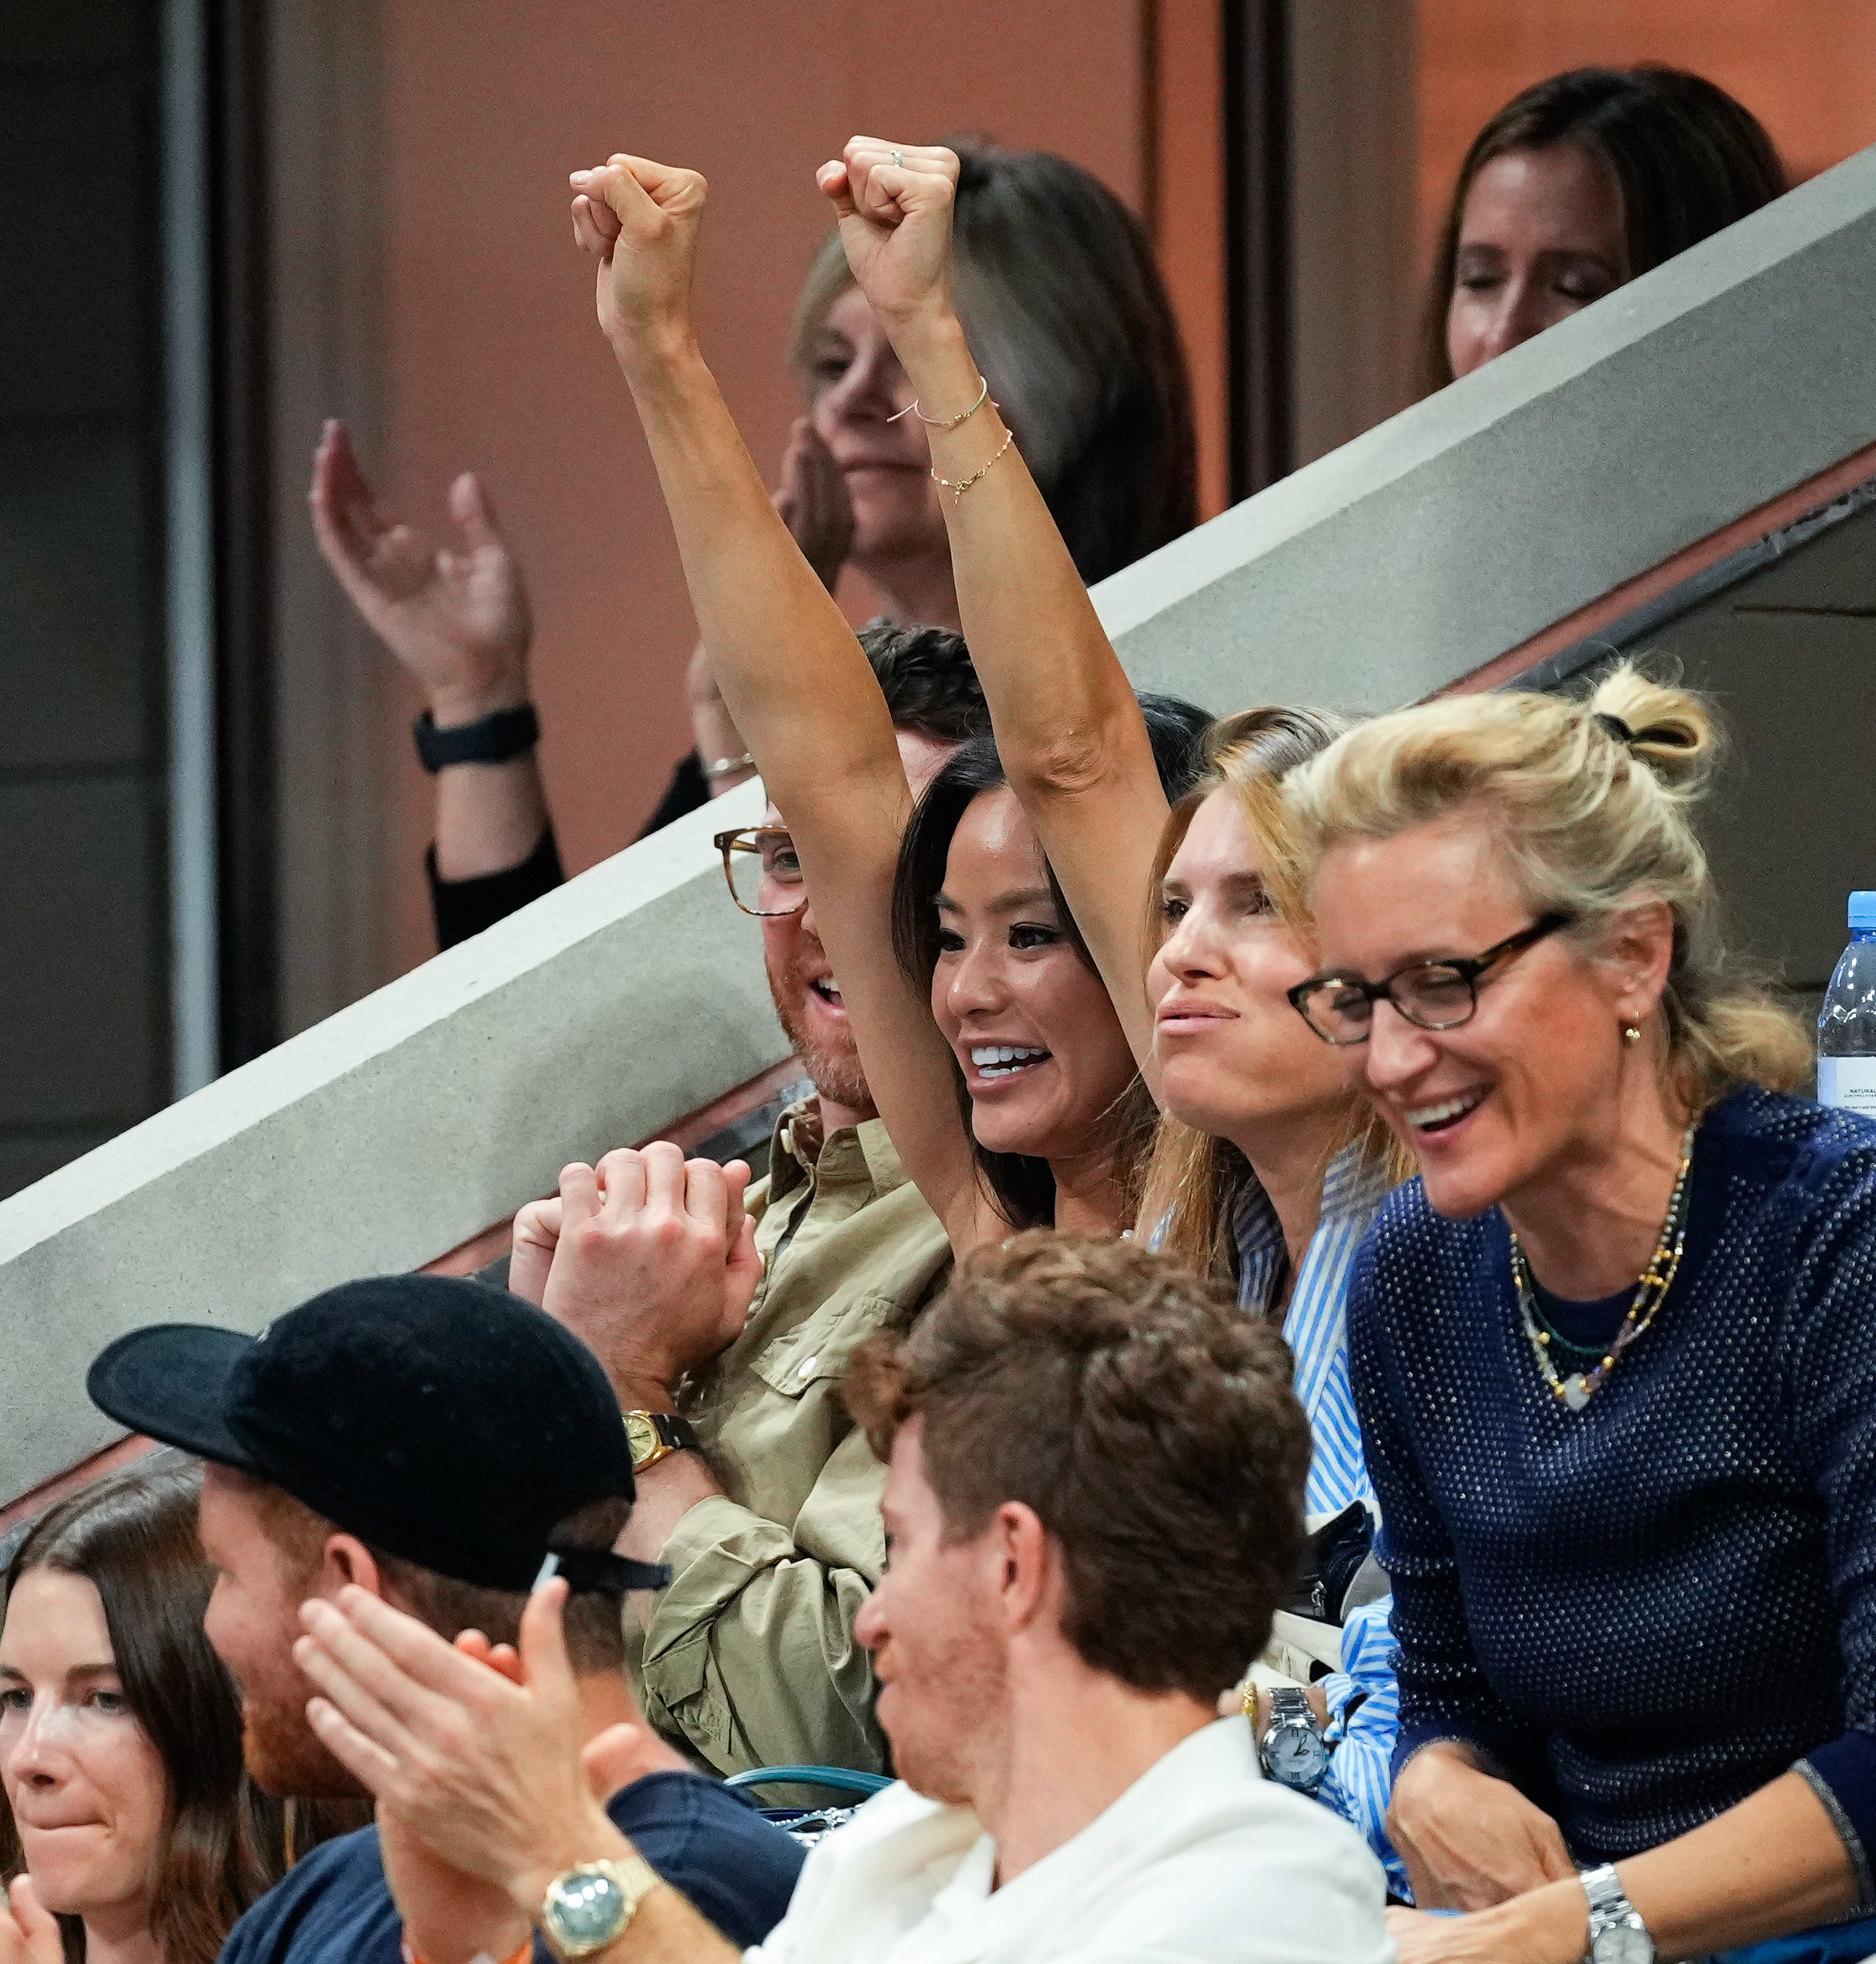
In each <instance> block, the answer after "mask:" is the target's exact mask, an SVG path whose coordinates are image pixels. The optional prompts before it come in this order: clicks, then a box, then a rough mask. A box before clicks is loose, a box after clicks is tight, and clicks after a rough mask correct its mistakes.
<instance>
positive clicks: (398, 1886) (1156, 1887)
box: [297, 1234, 1393, 1964]
mask: <svg viewBox="0 0 1876 1964" xmlns="http://www.w3.org/2000/svg"><path fill="white" fill-rule="evenodd" d="M1289 1378H1290V1364H1289V1357H1288V1353H1287V1352H1286V1351H1285V1350H1284V1349H1283V1345H1282V1343H1281V1341H1280V1339H1279V1338H1278V1337H1277V1335H1276V1334H1275V1333H1274V1331H1273V1330H1271V1329H1270V1327H1269V1326H1268V1325H1267V1324H1264V1322H1262V1321H1254V1320H1252V1319H1250V1318H1248V1317H1244V1316H1243V1315H1242V1314H1240V1313H1239V1312H1238V1311H1237V1310H1236V1309H1235V1308H1233V1307H1232V1305H1231V1304H1230V1303H1229V1301H1228V1299H1227V1298H1226V1297H1225V1296H1224V1295H1223V1294H1222V1292H1217V1291H1216V1290H1213V1288H1210V1287H1209V1286H1208V1285H1205V1284H1202V1283H1200V1282H1197V1281H1195V1280H1193V1279H1191V1278H1190V1277H1188V1276H1184V1275H1183V1274H1181V1273H1180V1272H1178V1271H1177V1270H1176V1269H1173V1268H1171V1267H1170V1266H1168V1265H1166V1264H1165V1263H1163V1262H1162V1261H1161V1260H1160V1258H1159V1257H1158V1256H1154V1255H1152V1254H1150V1253H1148V1252H1147V1251H1146V1250H1144V1249H1142V1248H1140V1247H1138V1246H1137V1245H1136V1244H1132V1243H1131V1242H1126V1241H1106V1240H1103V1241H1095V1240H1081V1239H1078V1238H1072V1237H1054V1236H1049V1235H1042V1234H1031V1235H1021V1236H1017V1237H1014V1238H1013V1239H1012V1240H1010V1241H1008V1242H1006V1243H1004V1244H1002V1245H1001V1247H994V1248H988V1249H984V1250H979V1251H978V1253H976V1254H975V1255H973V1256H972V1257H971V1258H970V1259H969V1260H968V1261H966V1262H965V1263H961V1264H960V1265H959V1269H958V1271H957V1272H956V1276H955V1278H954V1279H953V1281H952V1283H951V1285H950V1286H949V1288H948V1289H947V1290H946V1293H945V1295H943V1297H942V1298H940V1300H939V1301H938V1302H937V1303H936V1304H935V1305H933V1307H932V1308H930V1309H929V1310H927V1311H926V1312H925V1313H924V1315H923V1316H922V1317H920V1318H919V1320H918V1321H917V1323H916V1324H914V1326H913V1327H912V1329H911V1332H910V1333H909V1334H908V1335H906V1336H904V1337H883V1336H882V1337H879V1338H877V1339H875V1340H874V1342H873V1343H872V1345H871V1346H869V1348H868V1349H867V1350H866V1351H865V1352H863V1353H862V1354H861V1356H860V1357H859V1359H858V1360H857V1361H856V1365H855V1367H854V1370H853V1374H852V1375H851V1378H850V1385H849V1398H850V1402H851V1404H852V1406H853V1410H854V1413H855V1415H856V1417H857V1418H859V1420H860V1421H861V1423H863V1424H864V1425H865V1426H866V1429H867V1430H868V1432H869V1435H870V1436H871V1437H872V1439H873V1441H874V1443H875V1447H876V1449H878V1450H879V1452H880V1454H881V1456H882V1458H884V1459H886V1460H887V1462H888V1468H889V1471H888V1480H887V1484H886V1493H885V1520H886V1527H887V1531H888V1541H889V1544H890V1548H891V1558H890V1563H889V1565H888V1569H887V1571H886V1573H885V1576H884V1577H883V1578H882V1581H881V1582H880V1584H879V1587H878V1588H877V1589H876V1590H875V1591H874V1593H873V1594H872V1597H871V1598H870V1599H869V1602H868V1603H867V1605H866V1608H865V1609H864V1610H863V1612H862V1613H861V1616H860V1619H859V1624H858V1625H857V1629H856V1634H857V1635H859V1638H860V1639H861V1641H863V1642H864V1643H866V1645H868V1647H869V1648H870V1649H871V1650H872V1651H873V1653H874V1658H875V1667H876V1669H877V1670H878V1674H879V1679H880V1681H881V1683H882V1686H883V1687H884V1689H883V1690H882V1694H881V1697H880V1702H879V1718H880V1722H881V1723H882V1725H883V1727H884V1728H885V1732H886V1735H887V1737H888V1739H889V1740H890V1741H891V1746H892V1749H893V1754H894V1759H895V1764H896V1765H897V1767H898V1771H899V1773H900V1775H901V1781H900V1783H899V1784H898V1785H897V1786H894V1787H892V1788H891V1789H888V1791H887V1792H884V1793H882V1794H881V1795H879V1796H878V1797H877V1798H876V1799H873V1800H872V1801H870V1802H868V1803H867V1805H866V1806H865V1807H864V1808H862V1809H861V1810H860V1812H859V1815H857V1816H856V1818H855V1819H854V1820H853V1821H852V1822H851V1823H850V1824H848V1825H847V1826H846V1827H845V1828H840V1829H838V1830H837V1831H834V1833H832V1834H829V1835H828V1836H827V1838H826V1839H825V1840H824V1841H823V1842H822V1843H821V1845H820V1846H819V1847H818V1848H816V1849H815V1850H814V1853H812V1854H811V1856H810V1857H809V1859H808V1865H807V1866H806V1868H805V1869H804V1870H803V1872H802V1875H801V1880H800V1882H799V1884H798V1886H797V1889H796V1890H795V1896H794V1898H793V1901H792V1903H791V1905H790V1906H789V1911H788V1913H787V1914H786V1915H785V1917H784V1918H783V1919H782V1922H781V1924H779V1926H778V1927H776V1930H774V1932H773V1934H771V1936H770V1937H769V1940H767V1942H766V1943H764V1944H763V1945H762V1946H760V1949H759V1950H752V1951H750V1952H749V1953H747V1957H748V1959H750V1960H754V1964H1039V1960H1042V1959H1049V1960H1058V1964H1097V1960H1098V1964H1279V1960H1282V1964H1298V1960H1303V1964H1315V1960H1321V1964H1391V1959H1392V1956H1393V1946H1392V1944H1391V1943H1390V1942H1389V1939H1388V1937H1387V1936H1386V1933H1385V1930H1384V1928H1383V1921H1382V1911H1383V1900H1384V1892H1383V1884H1382V1878H1381V1872H1380V1867H1379V1866H1378V1865H1377V1864H1376V1862H1375V1860H1374V1858H1373V1856H1372V1855H1370V1853H1369V1852H1368V1850H1367V1847H1365V1846H1364V1844H1363V1843H1362V1842H1361V1840H1360V1838H1359V1837H1357V1835H1356V1834H1354V1831H1352V1830H1351V1828H1348V1826H1347V1825H1346V1824H1344V1823H1343V1822H1341V1821H1339V1820H1338V1819H1337V1818H1335V1817H1334V1816H1333V1815H1330V1814H1329V1813H1328V1812H1327V1811H1326V1810H1325V1809H1323V1808H1319V1807H1316V1806H1315V1805H1312V1804H1311V1803H1310V1802H1309V1801H1307V1800H1305V1799H1301V1798H1300V1797H1299V1796H1296V1795H1294V1794H1292V1793H1290V1792H1287V1791H1285V1790H1284V1789H1281V1788H1280V1787H1277V1786H1275V1785H1274V1784H1272V1783H1269V1782H1267V1781H1265V1780H1264V1779H1261V1777H1260V1775H1259V1773H1258V1767H1257V1763H1256V1757H1255V1753H1254V1747H1253V1743H1252V1741H1251V1735H1250V1728H1249V1727H1248V1725H1247V1724H1246V1723H1245V1722H1244V1721H1243V1720H1242V1719H1225V1720H1219V1719H1215V1718H1214V1716H1213V1714H1214V1712H1216V1705H1217V1699H1218V1697H1219V1693H1221V1692H1222V1690H1224V1688H1225V1687H1226V1686H1228V1685H1229V1684H1231V1683H1233V1682H1234V1681H1235V1680H1236V1678H1237V1677H1238V1674H1239V1670H1240V1669H1241V1667H1242V1659H1243V1658H1245V1657H1247V1656H1254V1655H1255V1654H1258V1651H1260V1650H1261V1648H1262V1647H1263V1645H1264V1640H1265V1638H1266V1637H1267V1634H1268V1632H1269V1629H1270V1616H1271V1613H1272V1611H1273V1609H1274V1606H1275V1605H1276V1604H1277V1603H1278V1602H1279V1601H1280V1600H1282V1593H1283V1590H1284V1588H1285V1587H1286V1586H1287V1583H1288V1581H1289V1578H1290V1575H1291V1574H1292V1572H1293V1568H1294V1567H1295V1564H1296V1560H1297V1558H1298V1556H1299V1552H1300V1548H1301V1541H1302V1495H1303V1476H1304V1473H1305V1471H1306V1467H1307V1465H1308V1461H1309V1431H1308V1427H1307V1425H1306V1422H1305V1420H1304V1419H1303V1414H1302V1412H1301V1410H1300V1409H1299V1407H1298V1406H1297V1404H1296V1400H1295V1398H1293V1395H1292V1394H1291V1392H1290V1388H1289ZM560 1597H561V1584H558V1583H557V1582H550V1583H549V1584H547V1585H546V1587H544V1589H542V1590H539V1591H538V1592H537V1593H536V1596H535V1600H534V1601H533V1602H532V1603H531V1604H530V1606H529V1609H528V1617H527V1620H526V1622H525V1624H524V1626H523V1632H522V1655H521V1658H520V1660H519V1663H518V1664H516V1666H514V1667H512V1675H513V1676H514V1677H516V1678H517V1679H518V1680H519V1681H518V1682H511V1681H509V1677H504V1676H502V1675H498V1674H497V1673H496V1672H495V1671H491V1670H487V1669H486V1668H484V1667H483V1666H482V1665H481V1664H478V1663H477V1662H475V1661H472V1660H471V1658H469V1657H467V1656H465V1655H464V1654H461V1653H459V1652H455V1651H451V1649H450V1648H449V1647H448V1646H447V1645H445V1644H443V1643H442V1641H441V1640H440V1639H438V1638H436V1637H435V1635H433V1633H432V1632H429V1631H427V1630H426V1629H422V1626H420V1625H416V1624H414V1623H412V1622H410V1621H409V1619H404V1618H402V1617H400V1616H398V1614H397V1612H395V1611H394V1610H391V1609H388V1608H387V1606H385V1605H384V1604H383V1603H381V1602H379V1601H378V1600H377V1599H376V1598H374V1597H364V1596H362V1594H359V1595H358V1596H357V1597H346V1598H345V1599H343V1600H342V1601H341V1603H339V1605H338V1606H334V1605H333V1604H332V1603H309V1604H308V1605H307V1608H306V1610H305V1613H304V1620H305V1625H306V1629H307V1632H308V1635H307V1638H304V1639H303V1641H302V1642H301V1645H300V1650H299V1652H298V1653H297V1655H298V1658H299V1661H300V1664H301V1667H302V1668H303V1669H304V1670H305V1671H306V1672H307V1675H308V1676H309V1677H311V1678H312V1679H313V1680H314V1682H315V1683H317V1684H319V1685H320V1687H321V1689H322V1690H323V1693H324V1694H325V1695H324V1696H323V1697H321V1698H319V1699H315V1700H314V1701H313V1703H312V1705H311V1706H310V1707H309V1708H308V1716H309V1719H310V1722H312V1724H313V1727H314V1728H315V1730H316V1731H317V1733H318V1735H319V1736H320V1739H321V1741H322V1742H323V1744H326V1747H328V1748H329V1750H330V1751H332V1752H333V1753H335V1754H336V1755H337V1756H338V1757H339V1758H340V1759H341V1760H343V1761H344V1762H345V1764H346V1765H347V1766H349V1767H351V1768H352V1770H353V1771H354V1772H355V1773H356V1774H357V1775H358V1777H359V1778H360V1779H361V1780H362V1781H364V1783H365V1784H366V1785H367V1786H369V1787H370V1788H371V1790H372V1791H373V1792H374V1793H375V1794H376V1796H377V1800H378V1814H379V1818H380V1821H381V1822H384V1823H387V1824H388V1831H387V1835H386V1857H387V1867H388V1868H389V1869H390V1872H391V1881H392V1885H393V1887H394V1889H395V1890H396V1891H397V1895H398V1898H399V1901H400V1907H403V1908H404V1910H405V1914H406V1927H407V1929H408V1930H409V1932H410V1938H411V1942H412V1945H413V1950H414V1951H415V1953H416V1955H417V1956H419V1957H420V1958H422V1959H424V1960H426V1964H464V1960H465V1959H469V1958H471V1956H474V1955H475V1954H476V1953H483V1954H486V1955H487V1956H491V1957H495V1958H503V1957H507V1956H509V1955H510V1954H511V1953H512V1952H513V1951H514V1950H515V1949H516V1946H517V1945H518V1944H519V1943H523V1942H525V1940H526V1938H527V1935H528V1926H529V1925H530V1924H533V1925H537V1926H538V1927H539V1928H540V1929H541V1932H542V1934H543V1935H544V1937H546V1938H547V1940H548V1943H550V1945H551V1946H552V1947H553V1948H554V1950H555V1951H556V1952H557V1953H558V1954H559V1955H560V1956H562V1957H563V1958H568V1959H570V1958H575V1957H592V1958H594V1959H602V1960H603V1964H734V1959H736V1957H737V1951H736V1950H735V1948H734V1946H732V1945H731V1944H730V1943H728V1941H726V1940H724V1938H723V1937H721V1936H720V1935H719V1934H718V1933H717V1932H716V1931H715V1930H713V1929H712V1927H711V1926H710V1925H709V1924H708V1923H707V1922H705V1921H704V1919H703V1918H702V1917H700V1916H699V1914H697V1912H696V1911H695V1910H694V1909H692V1907H691V1906H690V1905H689V1903H688V1902H687V1901H686V1900H685V1899H684V1898H683V1896H682V1895H679V1893H678V1892H676V1891H675V1890H673V1889H670V1887H669V1886H668V1885H663V1884H661V1883H660V1882H658V1881H657V1878H656V1877H655V1876H653V1875H652V1874H651V1873H650V1870H649V1869H647V1868H645V1867H644V1865H643V1864H642V1863H640V1862H639V1861H638V1858H637V1856H636V1855H635V1853H634V1850H633V1849H632V1847H631V1844H630V1843H629V1842H628V1840H626V1839H625V1837H624V1836H623V1835H622V1834H619V1833H618V1831H617V1830H616V1829H615V1828H612V1825H611V1824H610V1823H609V1821H608V1820H607V1818H606V1815H605V1814H604V1812H602V1810H601V1809H600V1808H599V1805H598V1804H597V1803H596V1802H594V1801H593V1799H592V1798H591V1796H590V1792H589V1780H588V1779H587V1777H586V1776H584V1775H583V1773H582V1770H581V1751H580V1738H579V1725H578V1720H577V1715H576V1714H575V1711H574V1708H573V1702H572V1694H571V1693H570V1690H569V1683H570V1680H568V1677H567V1671H566V1667H565V1664H564V1661H563V1657H562V1652H561V1643H560V1637H559V1617H558V1604H559V1601H560ZM630 1735H631V1728H618V1737H617V1738H610V1737H609V1735H608V1736H602V1738H601V1739H600V1740H599V1741H596V1742H595V1744H594V1745H593V1747H589V1749H588V1752H587V1755H586V1757H587V1763H588V1767H589V1770H591V1771H592V1773H593V1777H594V1778H595V1779H596V1780H597V1783H598V1784H599V1785H600V1786H604V1785H605V1784H606V1782H605V1779H604V1778H603V1772H604V1769H605V1766H606V1760H607V1757H608V1755H609V1754H610V1753H612V1752H615V1751H617V1752H624V1751H628V1750H629V1747H630V1745H631V1736H630ZM451 1869H454V1870H455V1871H458V1872H462V1873H463V1875H464V1882H465V1884H466V1885H467V1879H468V1878H469V1877H471V1876H474V1877H476V1878H479V1879H480V1882H481V1883H482V1885H483V1886H482V1887H481V1888H480V1889H475V1888H474V1887H473V1886H472V1885H471V1886H465V1887H464V1889H461V1890H458V1891H452V1890H451V1889H450V1888H448V1886H445V1885H442V1884H441V1882H440V1881H439V1878H440V1877H442V1876H446V1875H447V1873H448V1871H449V1870H451ZM489 1885H493V1888H492V1889H491V1888H490V1886H489ZM471 1901H474V1902H477V1903H480V1904H481V1905H483V1909H482V1910H481V1911H480V1912H479V1913H478V1914H471V1913H470V1912H469V1911H467V1908H465V1907H464V1905H466V1904H467V1903H469V1902H471ZM490 1901H498V1902H499V1901H506V1904H507V1905H508V1909H507V1911H506V1914H504V1915H503V1916H500V1917H496V1918H494V1919H493V1921H491V1918H490V1913H489V1912H488V1911H487V1904H488V1903H489V1902H490Z"/></svg>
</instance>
